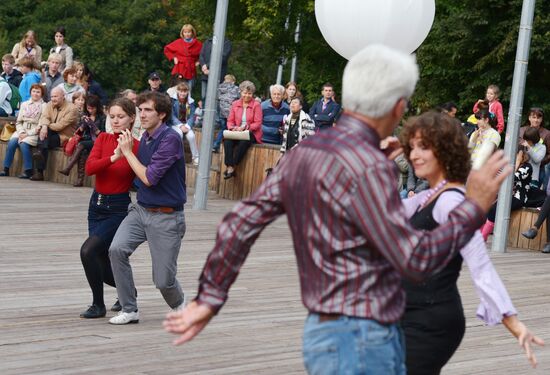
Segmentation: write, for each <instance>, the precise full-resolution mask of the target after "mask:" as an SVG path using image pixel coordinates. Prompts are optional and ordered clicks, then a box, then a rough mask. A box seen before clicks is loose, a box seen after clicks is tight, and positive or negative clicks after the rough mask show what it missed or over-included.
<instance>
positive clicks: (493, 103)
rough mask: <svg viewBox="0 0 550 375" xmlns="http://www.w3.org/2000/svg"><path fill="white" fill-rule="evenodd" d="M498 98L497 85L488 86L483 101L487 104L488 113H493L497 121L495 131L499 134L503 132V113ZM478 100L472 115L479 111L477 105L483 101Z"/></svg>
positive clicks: (498, 90)
mask: <svg viewBox="0 0 550 375" xmlns="http://www.w3.org/2000/svg"><path fill="white" fill-rule="evenodd" d="M499 96H500V89H499V88H498V86H497V85H489V87H487V92H486V93H485V100H487V102H488V103H489V112H491V113H494V114H495V116H496V119H497V125H496V128H497V131H498V133H499V134H501V133H502V132H503V131H504V111H503V110H502V104H500V102H499V100H498V98H499ZM485 100H484V99H479V100H478V101H477V102H476V104H474V113H476V112H477V111H478V110H479V104H480V103H482V102H484V101H485Z"/></svg>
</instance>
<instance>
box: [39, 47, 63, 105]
mask: <svg viewBox="0 0 550 375" xmlns="http://www.w3.org/2000/svg"><path fill="white" fill-rule="evenodd" d="M61 61H62V57H61V55H60V54H58V53H51V54H50V56H48V62H47V63H46V69H45V76H46V78H45V79H44V81H45V82H46V97H45V100H46V102H49V101H50V94H51V92H52V89H53V88H54V87H57V86H59V85H60V84H62V83H63V82H65V81H64V80H63V74H61V72H60V71H59V67H60V66H61Z"/></svg>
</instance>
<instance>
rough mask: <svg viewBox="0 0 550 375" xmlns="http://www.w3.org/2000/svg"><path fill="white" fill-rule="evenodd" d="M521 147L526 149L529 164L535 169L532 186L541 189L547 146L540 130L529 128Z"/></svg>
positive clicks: (524, 134)
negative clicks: (541, 168)
mask: <svg viewBox="0 0 550 375" xmlns="http://www.w3.org/2000/svg"><path fill="white" fill-rule="evenodd" d="M520 145H521V146H523V147H524V150H525V152H527V154H528V155H529V164H531V166H532V167H533V175H532V176H531V185H533V186H536V187H540V185H541V181H540V179H539V175H540V165H541V163H542V161H543V159H544V157H545V156H546V146H545V145H544V143H543V142H542V140H541V138H540V135H539V131H538V129H535V128H529V129H527V130H525V132H524V133H523V140H522V141H521V142H520Z"/></svg>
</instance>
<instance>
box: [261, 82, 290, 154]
mask: <svg viewBox="0 0 550 375" xmlns="http://www.w3.org/2000/svg"><path fill="white" fill-rule="evenodd" d="M269 94H270V96H271V99H268V100H265V101H264V102H263V103H262V113H263V121H262V132H263V135H262V142H263V143H271V144H276V145H280V144H281V142H282V141H283V138H282V134H283V132H282V130H283V119H284V118H285V116H286V115H288V114H289V113H290V107H289V106H288V104H287V103H286V102H285V101H284V100H283V96H284V95H285V88H284V86H282V85H271V86H270V87H269Z"/></svg>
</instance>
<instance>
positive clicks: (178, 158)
mask: <svg viewBox="0 0 550 375" xmlns="http://www.w3.org/2000/svg"><path fill="white" fill-rule="evenodd" d="M137 157H138V159H139V161H140V162H141V164H143V165H145V166H146V168H147V169H146V170H145V175H146V176H147V180H149V183H150V184H151V186H146V185H145V184H144V183H143V182H141V180H140V179H136V185H137V187H138V193H137V200H138V202H139V203H140V204H141V205H143V206H145V207H172V208H174V209H176V210H182V209H183V205H184V204H185V202H186V200H187V195H186V186H185V160H184V156H183V143H182V140H181V137H180V136H179V134H178V133H177V132H176V131H174V130H172V129H171V128H169V127H168V126H167V125H166V124H164V123H163V124H162V125H161V126H160V127H159V128H158V129H156V130H155V131H154V133H153V134H152V135H151V134H149V132H145V133H143V135H142V137H141V141H140V144H139V149H138V154H137Z"/></svg>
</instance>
